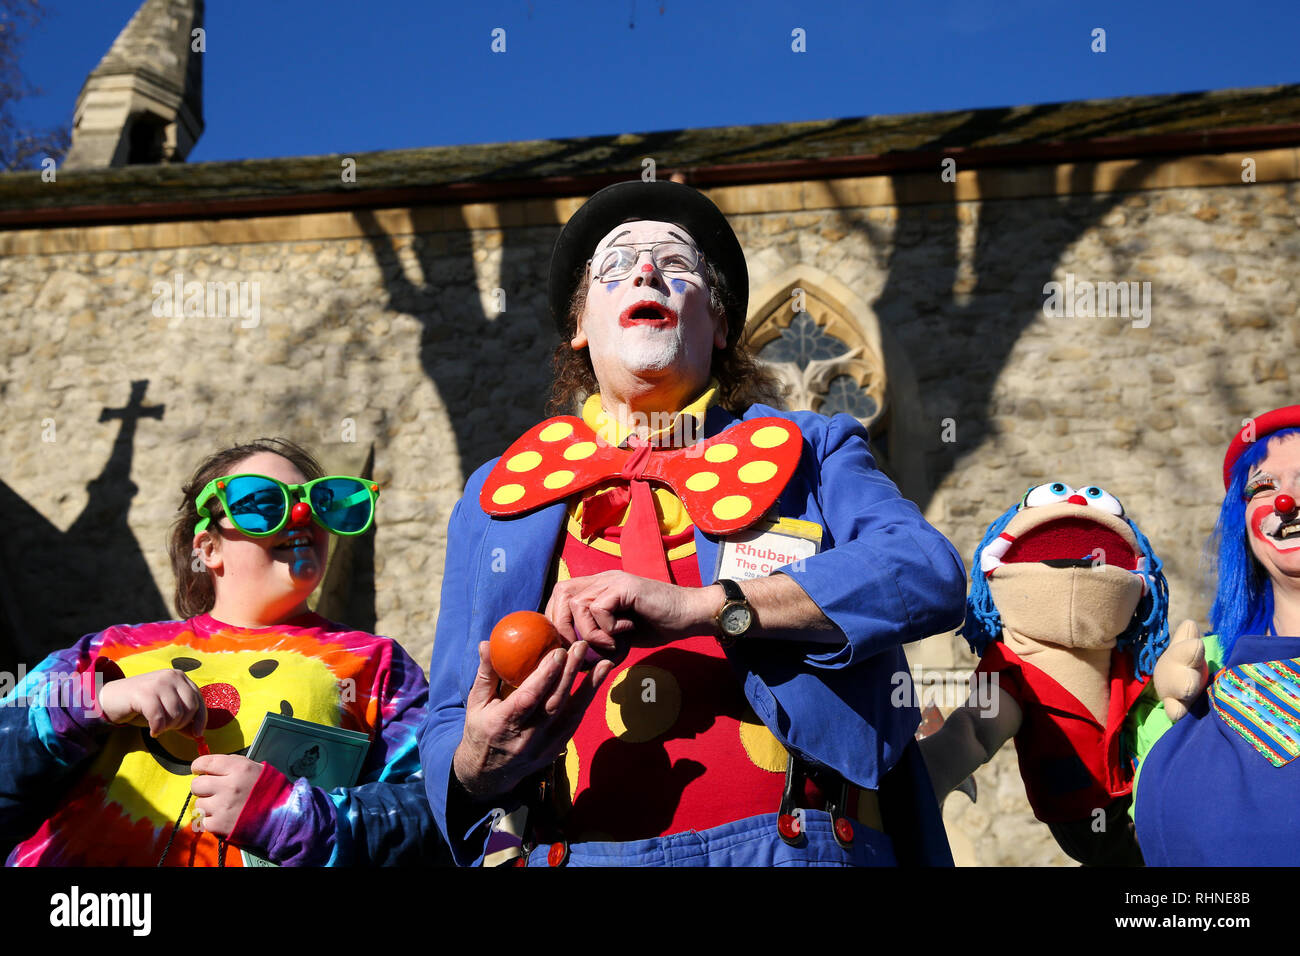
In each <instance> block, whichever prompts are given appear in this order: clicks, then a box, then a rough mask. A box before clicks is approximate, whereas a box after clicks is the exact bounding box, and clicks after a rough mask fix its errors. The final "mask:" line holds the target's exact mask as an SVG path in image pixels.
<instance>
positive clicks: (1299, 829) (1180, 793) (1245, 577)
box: [1134, 405, 1300, 866]
mask: <svg viewBox="0 0 1300 956" xmlns="http://www.w3.org/2000/svg"><path fill="white" fill-rule="evenodd" d="M1298 438H1300V405H1291V406H1288V407H1285V408H1278V409H1274V410H1273V411H1271V412H1267V413H1265V414H1263V415H1260V416H1257V417H1256V418H1253V419H1248V420H1247V421H1246V422H1245V423H1244V426H1243V427H1242V429H1241V430H1240V431H1239V432H1238V433H1237V435H1236V437H1234V438H1233V440H1232V442H1231V443H1230V444H1229V446H1228V451H1227V454H1226V455H1225V456H1224V462H1223V485H1224V488H1225V490H1226V494H1225V496H1224V499H1223V505H1222V507H1221V508H1220V509H1219V520H1218V524H1217V525H1216V527H1215V529H1214V534H1213V536H1212V537H1211V539H1210V545H1209V548H1208V552H1209V554H1210V555H1212V556H1213V557H1215V558H1216V559H1217V561H1216V570H1217V575H1218V582H1217V593H1216V595H1215V598H1214V605H1213V607H1212V608H1211V610H1210V631H1211V633H1210V634H1209V635H1208V636H1206V637H1205V638H1204V639H1203V640H1202V639H1201V638H1199V637H1198V636H1197V635H1196V633H1195V632H1193V633H1192V634H1190V635H1188V636H1187V638H1186V639H1183V638H1182V636H1181V633H1180V635H1177V636H1176V639H1175V641H1174V642H1173V644H1171V646H1170V648H1169V650H1168V652H1167V653H1166V654H1165V655H1164V656H1163V657H1162V658H1161V660H1160V662H1159V664H1158V665H1157V667H1156V671H1155V677H1154V679H1153V681H1152V683H1153V684H1154V687H1155V691H1156V694H1157V695H1159V696H1160V697H1162V698H1164V703H1165V707H1164V710H1163V711H1161V710H1159V709H1157V710H1156V711H1154V712H1153V713H1152V714H1151V716H1150V718H1149V719H1148V720H1147V721H1146V723H1145V724H1144V725H1143V728H1142V734H1141V738H1142V739H1141V740H1140V741H1139V747H1138V750H1139V756H1140V757H1141V767H1140V769H1141V773H1140V774H1139V775H1138V778H1137V780H1136V781H1135V783H1134V811H1135V813H1134V817H1135V820H1136V823H1137V834H1138V839H1139V840H1140V841H1141V844H1142V850H1143V854H1144V856H1145V857H1146V860H1147V862H1148V863H1149V864H1152V865H1164V866H1251V865H1263V866H1294V865H1295V864H1296V862H1297V861H1298V860H1300V813H1298V812H1297V810H1296V797H1297V795H1298V794H1300V760H1296V757H1297V756H1300V508H1297V505H1296V501H1297V498H1300V440H1297V439H1298ZM1211 674H1212V675H1213V679H1212V680H1211V679H1209V678H1210V675H1211ZM1207 685H1208V686H1207ZM1179 698H1181V699H1182V700H1181V701H1180V700H1179ZM1171 723H1172V727H1171V726H1170V725H1171ZM1162 731H1163V733H1162ZM1153 740H1154V743H1153V742H1152V741H1153ZM1207 788H1213V798H1212V799H1207V798H1206V791H1207Z"/></svg>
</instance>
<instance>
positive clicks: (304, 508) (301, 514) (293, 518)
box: [289, 501, 311, 528]
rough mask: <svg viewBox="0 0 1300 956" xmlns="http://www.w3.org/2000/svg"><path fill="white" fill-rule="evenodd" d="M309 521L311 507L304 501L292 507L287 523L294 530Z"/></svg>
mask: <svg viewBox="0 0 1300 956" xmlns="http://www.w3.org/2000/svg"><path fill="white" fill-rule="evenodd" d="M310 519H311V505H309V504H307V502H305V501H300V502H298V503H297V504H296V505H294V506H293V510H291V511H290V512H289V523H290V524H291V525H293V526H294V527H295V528H301V527H302V526H303V525H305V524H306V523H307V522H308V521H309V520H310Z"/></svg>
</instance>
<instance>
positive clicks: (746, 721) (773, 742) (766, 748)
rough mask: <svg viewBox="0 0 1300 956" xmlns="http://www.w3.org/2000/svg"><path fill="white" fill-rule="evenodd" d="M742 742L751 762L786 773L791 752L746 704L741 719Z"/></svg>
mask: <svg viewBox="0 0 1300 956" xmlns="http://www.w3.org/2000/svg"><path fill="white" fill-rule="evenodd" d="M740 743H741V746H743V747H744V748H745V753H746V754H747V755H748V756H749V762H750V763H752V764H753V765H754V766H755V767H757V768H758V769H760V770H770V771H771V772H772V773H784V772H785V765H786V761H787V759H788V758H789V754H788V753H787V752H786V749H785V748H784V747H782V746H781V741H779V740H777V739H776V736H775V735H774V734H773V733H772V731H770V730H768V729H767V727H766V726H765V725H764V724H763V722H762V721H761V720H759V719H758V715H757V714H755V713H754V708H753V707H749V706H746V707H745V716H744V717H742V718H741V719H740Z"/></svg>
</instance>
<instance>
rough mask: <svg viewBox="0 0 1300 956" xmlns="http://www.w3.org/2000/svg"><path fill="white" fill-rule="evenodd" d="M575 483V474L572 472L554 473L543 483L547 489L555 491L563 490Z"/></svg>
mask: <svg viewBox="0 0 1300 956" xmlns="http://www.w3.org/2000/svg"><path fill="white" fill-rule="evenodd" d="M571 481H573V472H571V471H553V472H551V473H550V474H549V475H547V476H546V479H545V480H544V481H543V482H542V484H544V485H545V486H546V487H547V488H550V489H551V490H552V491H554V490H555V489H556V488H563V487H564V486H565V485H567V484H568V483H569V482H571Z"/></svg>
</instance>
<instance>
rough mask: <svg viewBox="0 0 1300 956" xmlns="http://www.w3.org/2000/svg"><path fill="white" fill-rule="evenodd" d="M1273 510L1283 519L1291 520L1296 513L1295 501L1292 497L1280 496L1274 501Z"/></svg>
mask: <svg viewBox="0 0 1300 956" xmlns="http://www.w3.org/2000/svg"><path fill="white" fill-rule="evenodd" d="M1273 510H1274V511H1276V512H1277V513H1278V514H1279V515H1281V516H1282V517H1283V518H1286V519H1290V518H1292V517H1294V516H1295V513H1296V506H1295V499H1294V498H1292V497H1291V496H1290V495H1278V496H1277V497H1276V498H1274V499H1273Z"/></svg>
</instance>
